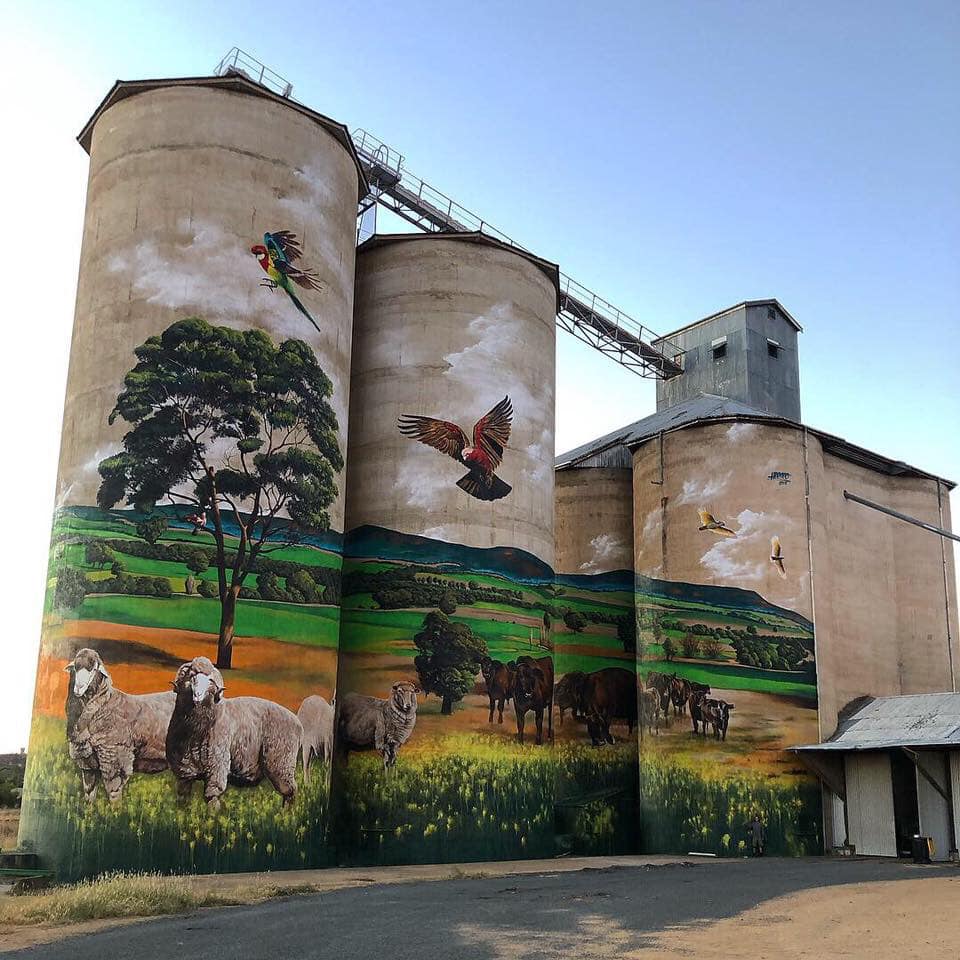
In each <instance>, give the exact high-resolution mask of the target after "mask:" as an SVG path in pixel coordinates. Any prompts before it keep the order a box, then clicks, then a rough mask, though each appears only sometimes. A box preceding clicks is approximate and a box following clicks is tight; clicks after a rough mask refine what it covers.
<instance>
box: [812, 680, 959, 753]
mask: <svg viewBox="0 0 960 960" xmlns="http://www.w3.org/2000/svg"><path fill="white" fill-rule="evenodd" d="M897 747H960V693H918V694H913V695H912V696H905V697H876V698H875V699H871V700H869V701H867V702H866V703H865V704H863V705H862V706H860V707H859V708H857V709H856V710H855V711H854V712H853V713H852V714H851V715H850V716H849V717H847V718H845V719H843V720H841V721H840V724H839V726H838V727H837V732H836V733H835V734H834V735H833V736H832V737H831V738H830V739H829V740H827V741H825V742H824V743H816V744H810V745H809V746H802V747H793V749H794V750H796V751H798V752H809V753H814V752H816V753H828V752H837V751H851V750H889V749H895V748H897Z"/></svg>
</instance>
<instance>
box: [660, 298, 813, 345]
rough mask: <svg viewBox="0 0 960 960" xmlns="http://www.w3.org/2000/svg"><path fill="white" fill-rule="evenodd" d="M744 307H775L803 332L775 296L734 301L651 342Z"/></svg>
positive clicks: (799, 331) (665, 338)
mask: <svg viewBox="0 0 960 960" xmlns="http://www.w3.org/2000/svg"><path fill="white" fill-rule="evenodd" d="M744 307H776V308H777V310H778V311H779V312H780V313H782V314H783V318H784V320H786V321H787V322H788V323H789V324H791V325H792V326H793V327H794V328H795V329H796V331H797V333H803V327H801V326H800V324H799V323H797V321H796V320H794V319H793V317H792V316H791V315H790V311H789V310H787V308H786V307H785V306H784V305H783V304H782V303H781V302H780V301H779V300H777V299H776V298H775V297H773V298H771V299H769V300H741V301H740V303H735V304H734V305H733V306H732V307H724V308H723V309H722V310H718V311H717V312H716V313H711V314H710V316H709V317H701V318H700V319H699V320H694V321H693V322H692V323H686V324H684V325H683V326H682V327H678V328H677V329H676V330H673V331H671V332H670V333H665V334H664V335H663V336H662V337H657V339H656V340H652V341H651V342H652V343H660V342H661V341H663V340H669V339H670V338H671V337H675V336H676V335H677V334H678V333H684V332H685V331H687V330H690V329H691V328H692V327H698V326H700V324H701V323H708V322H709V321H711V320H716V319H717V318H718V317H722V316H723V315H724V314H725V313H733V312H734V310H741V309H743V308H744Z"/></svg>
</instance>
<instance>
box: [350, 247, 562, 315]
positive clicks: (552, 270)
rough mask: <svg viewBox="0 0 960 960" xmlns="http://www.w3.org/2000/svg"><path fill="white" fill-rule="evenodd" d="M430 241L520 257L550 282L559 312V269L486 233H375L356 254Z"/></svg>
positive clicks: (554, 264) (547, 261) (553, 264)
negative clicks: (484, 247) (481, 247)
mask: <svg viewBox="0 0 960 960" xmlns="http://www.w3.org/2000/svg"><path fill="white" fill-rule="evenodd" d="M430 240H456V241H457V242H459V243H477V244H481V245H483V246H487V247H493V248H495V249H499V250H504V251H506V252H507V253H514V254H516V255H517V256H518V257H522V258H523V259H524V260H528V261H529V262H530V263H532V264H533V265H534V266H535V267H537V268H539V269H540V270H541V271H543V273H544V274H546V276H547V277H548V278H549V280H550V282H551V283H552V284H553V286H554V289H555V290H556V294H557V313H559V312H560V267H559V266H558V265H557V264H556V263H551V262H550V261H549V260H544V259H543V258H542V257H538V256H536V255H535V254H533V253H530V252H529V251H527V250H523V249H521V248H520V247H515V246H513V245H511V244H509V243H504V242H503V241H502V240H497V239H496V238H495V237H491V236H489V235H488V234H486V233H481V232H480V231H478V230H474V231H469V232H468V231H464V232H457V231H449V232H448V231H437V232H431V233H375V234H374V235H373V236H372V237H370V238H369V239H368V240H365V241H364V242H363V243H361V244H360V246H359V247H357V253H358V254H359V253H362V252H364V251H366V250H373V249H376V248H377V247H385V246H387V245H388V244H391V243H404V242H408V241H409V242H413V241H430Z"/></svg>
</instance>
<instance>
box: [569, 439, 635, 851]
mask: <svg viewBox="0 0 960 960" xmlns="http://www.w3.org/2000/svg"><path fill="white" fill-rule="evenodd" d="M556 535H557V557H556V589H557V591H558V596H557V597H556V603H558V604H561V605H563V604H567V603H571V601H573V600H575V601H576V607H575V609H574V610H573V612H572V613H568V614H567V615H566V616H564V617H561V618H560V619H559V622H558V627H557V630H556V631H555V634H554V658H555V661H556V667H557V675H558V677H560V686H559V687H558V703H557V706H558V713H559V712H560V711H564V712H567V711H568V709H569V720H568V721H567V722H565V723H564V724H563V725H561V726H560V727H559V735H558V743H559V749H560V750H561V751H562V752H566V751H569V759H570V760H573V759H574V758H576V762H563V763H560V764H559V765H558V783H557V794H558V798H559V802H558V806H557V824H558V833H559V838H560V843H561V845H563V846H565V847H569V849H570V850H571V852H574V853H577V854H615V853H635V852H636V851H637V849H638V845H639V829H638V828H639V819H640V818H639V809H638V802H639V768H638V739H637V735H636V732H635V728H634V729H631V724H632V723H634V721H635V719H636V706H637V703H636V698H637V687H636V668H637V662H636V632H637V631H636V619H635V614H634V603H633V590H634V576H633V474H632V470H631V455H630V452H629V451H628V450H627V449H626V447H624V446H623V445H622V444H620V443H619V442H618V440H617V438H613V439H612V440H611V441H610V444H609V446H607V447H605V448H604V449H602V450H596V449H595V450H593V451H591V453H590V455H589V456H586V457H581V456H579V455H578V453H577V451H573V452H571V453H570V454H567V455H566V456H564V457H563V458H562V459H561V460H560V461H559V462H558V464H557V471H556ZM571 605H572V604H571ZM578 614H579V616H580V617H582V618H583V620H582V621H581V620H580V619H578V618H577V617H578ZM597 683H604V684H612V685H613V686H612V689H614V690H616V692H617V695H618V699H619V701H620V702H619V703H618V709H615V710H613V711H611V714H612V715H611V720H612V723H611V727H612V730H611V732H610V737H609V738H607V746H606V749H605V750H604V751H603V758H602V761H599V760H598V759H597V753H596V752H595V753H594V754H591V753H585V752H584V751H583V750H582V748H580V749H578V741H579V742H581V743H583V742H586V741H587V738H589V739H590V741H592V742H594V743H596V742H597V741H598V740H600V739H601V737H600V736H598V735H597V731H596V730H595V729H591V725H590V724H589V723H584V721H583V719H582V718H581V719H580V720H579V721H578V720H577V708H578V707H579V706H581V704H582V702H583V700H584V694H585V693H586V691H587V689H589V688H591V687H592V685H595V684H597ZM611 741H614V742H611ZM586 804H589V806H588V809H589V810H590V812H591V816H589V817H584V816H583V815H582V813H581V811H582V810H583V809H584V807H585V805H586ZM601 821H602V822H604V823H606V824H608V825H609V826H608V828H607V829H606V830H604V831H603V832H602V833H601V834H600V835H596V832H595V831H591V830H589V829H586V827H587V826H589V825H592V824H593V823H595V822H601Z"/></svg>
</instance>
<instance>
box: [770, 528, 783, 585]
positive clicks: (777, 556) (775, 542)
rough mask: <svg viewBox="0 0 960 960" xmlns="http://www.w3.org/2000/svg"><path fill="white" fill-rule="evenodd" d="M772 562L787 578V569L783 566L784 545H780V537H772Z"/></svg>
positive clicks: (778, 571) (781, 574)
mask: <svg viewBox="0 0 960 960" xmlns="http://www.w3.org/2000/svg"><path fill="white" fill-rule="evenodd" d="M770 562H771V563H772V564H773V565H774V566H775V567H776V568H777V573H779V574H780V576H781V577H782V578H783V579H784V580H786V579H787V571H786V569H785V568H784V566H783V547H781V546H780V538H779V537H771V538H770Z"/></svg>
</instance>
